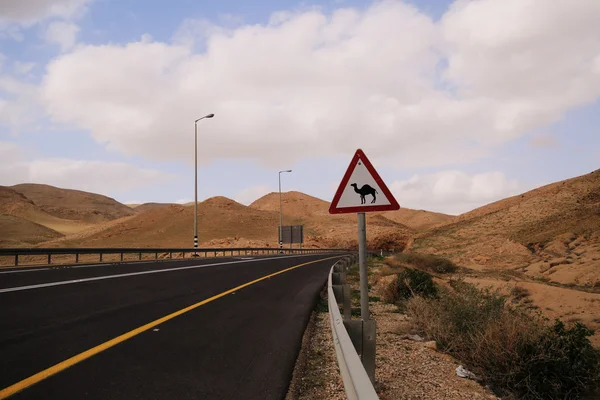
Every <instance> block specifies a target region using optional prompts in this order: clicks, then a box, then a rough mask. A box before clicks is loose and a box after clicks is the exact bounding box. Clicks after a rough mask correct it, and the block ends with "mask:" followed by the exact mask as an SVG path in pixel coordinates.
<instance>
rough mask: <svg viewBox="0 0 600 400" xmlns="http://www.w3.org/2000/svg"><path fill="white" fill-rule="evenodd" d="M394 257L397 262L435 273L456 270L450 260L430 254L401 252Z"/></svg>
mask: <svg viewBox="0 0 600 400" xmlns="http://www.w3.org/2000/svg"><path fill="white" fill-rule="evenodd" d="M394 258H395V260H396V261H398V262H401V263H406V264H410V265H413V266H415V267H416V268H418V269H422V270H424V271H429V272H433V273H436V274H449V273H453V272H456V271H457V270H458V267H457V266H456V265H455V264H454V263H453V262H452V261H450V260H448V259H446V258H442V257H438V256H434V255H430V254H415V253H401V254H397V255H396V256H395V257H394Z"/></svg>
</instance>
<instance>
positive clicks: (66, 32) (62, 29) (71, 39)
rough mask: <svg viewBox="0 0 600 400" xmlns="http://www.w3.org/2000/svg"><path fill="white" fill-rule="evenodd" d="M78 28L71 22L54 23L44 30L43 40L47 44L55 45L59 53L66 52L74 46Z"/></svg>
mask: <svg viewBox="0 0 600 400" xmlns="http://www.w3.org/2000/svg"><path fill="white" fill-rule="evenodd" d="M77 32H79V27H78V26H77V25H76V24H74V23H72V22H64V21H56V22H52V23H50V24H49V25H48V27H47V28H46V32H45V33H44V40H46V42H47V43H51V44H57V45H59V46H60V49H61V51H67V50H69V49H71V48H72V47H73V46H74V45H75V41H76V39H77Z"/></svg>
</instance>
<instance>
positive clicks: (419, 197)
mask: <svg viewBox="0 0 600 400" xmlns="http://www.w3.org/2000/svg"><path fill="white" fill-rule="evenodd" d="M529 189H531V188H526V187H524V186H523V185H522V184H520V183H519V182H518V181H517V180H511V179H508V178H507V177H506V176H505V175H504V174H503V173H502V172H497V171H494V172H486V173H481V174H474V175H469V174H466V173H464V172H461V171H443V172H439V173H435V174H430V175H422V176H419V175H415V176H413V177H412V178H410V179H408V180H404V181H395V182H393V183H392V184H391V185H390V190H391V191H392V192H393V194H394V196H395V197H396V200H398V202H399V203H400V206H401V207H407V208H414V209H423V210H428V211H437V212H443V213H448V214H461V213H464V212H467V211H470V210H472V209H474V208H477V207H480V206H483V205H485V204H488V203H491V202H494V201H497V200H501V199H503V198H506V197H510V196H513V195H516V194H518V193H521V192H523V191H526V190H529Z"/></svg>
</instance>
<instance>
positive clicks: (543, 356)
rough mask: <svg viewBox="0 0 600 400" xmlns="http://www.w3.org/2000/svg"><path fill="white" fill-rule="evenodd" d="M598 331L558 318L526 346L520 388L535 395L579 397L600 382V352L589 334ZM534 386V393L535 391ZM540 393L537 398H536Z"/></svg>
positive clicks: (530, 394) (518, 381)
mask: <svg viewBox="0 0 600 400" xmlns="http://www.w3.org/2000/svg"><path fill="white" fill-rule="evenodd" d="M593 334H594V331H593V330H591V329H589V328H588V327H586V326H585V325H583V324H581V323H579V322H577V323H576V324H575V325H573V326H571V327H566V326H565V324H564V323H563V322H562V321H559V320H556V321H555V322H554V325H552V326H549V327H546V328H545V329H544V332H543V333H542V335H541V336H540V337H539V339H538V340H537V341H536V342H534V343H529V344H528V345H527V346H525V347H524V348H523V350H522V351H523V355H524V357H523V368H522V371H521V374H519V375H518V376H517V377H516V378H517V379H516V381H517V385H516V388H517V389H519V391H520V392H521V393H523V394H525V395H529V397H531V398H549V399H566V398H579V397H580V395H582V394H583V393H584V391H585V390H586V389H588V390H590V389H594V388H597V387H598V384H599V383H600V382H599V380H600V352H599V351H598V350H596V349H594V347H593V346H592V344H591V343H590V341H589V339H588V337H589V336H592V335H593ZM532 388H533V389H534V393H531V392H532V390H531V389H532ZM535 396H537V397H535Z"/></svg>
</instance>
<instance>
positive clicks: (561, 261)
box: [550, 257, 571, 268]
mask: <svg viewBox="0 0 600 400" xmlns="http://www.w3.org/2000/svg"><path fill="white" fill-rule="evenodd" d="M562 264H571V261H570V260H567V259H566V258H565V257H561V258H556V259H554V260H552V261H551V262H550V268H552V267H556V266H557V265H562Z"/></svg>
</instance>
